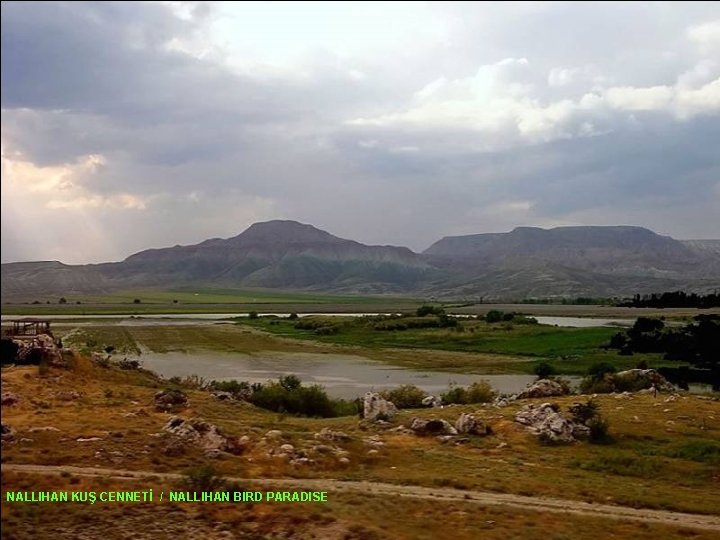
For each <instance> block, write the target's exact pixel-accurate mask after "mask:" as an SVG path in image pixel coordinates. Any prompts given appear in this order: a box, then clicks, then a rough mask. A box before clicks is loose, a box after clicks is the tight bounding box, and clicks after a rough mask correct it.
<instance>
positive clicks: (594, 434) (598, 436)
mask: <svg viewBox="0 0 720 540" xmlns="http://www.w3.org/2000/svg"><path fill="white" fill-rule="evenodd" d="M586 425H587V427H589V428H590V442H594V443H607V442H610V440H611V439H610V435H609V427H610V424H609V422H608V421H607V420H606V419H605V418H603V417H602V416H601V415H600V414H596V415H595V416H594V417H593V418H591V419H590V420H588V421H587V424H586Z"/></svg>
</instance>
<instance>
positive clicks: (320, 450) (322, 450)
mask: <svg viewBox="0 0 720 540" xmlns="http://www.w3.org/2000/svg"><path fill="white" fill-rule="evenodd" d="M312 450H313V452H315V453H317V454H332V453H333V451H334V448H333V447H332V446H328V445H326V444H318V445H315V446H313V447H312Z"/></svg>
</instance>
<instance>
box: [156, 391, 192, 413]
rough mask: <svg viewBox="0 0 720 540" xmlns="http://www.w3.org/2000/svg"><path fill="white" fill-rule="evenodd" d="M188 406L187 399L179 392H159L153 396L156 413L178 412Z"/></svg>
mask: <svg viewBox="0 0 720 540" xmlns="http://www.w3.org/2000/svg"><path fill="white" fill-rule="evenodd" d="M188 405H189V401H188V397H187V396H186V395H185V393H184V392H181V391H180V390H161V391H160V392H158V393H156V394H155V409H157V410H158V411H165V412H170V411H179V410H182V409H185V408H187V406H188Z"/></svg>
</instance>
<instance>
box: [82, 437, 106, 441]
mask: <svg viewBox="0 0 720 540" xmlns="http://www.w3.org/2000/svg"><path fill="white" fill-rule="evenodd" d="M75 440H76V441H77V442H95V441H102V437H78V438H77V439H75Z"/></svg>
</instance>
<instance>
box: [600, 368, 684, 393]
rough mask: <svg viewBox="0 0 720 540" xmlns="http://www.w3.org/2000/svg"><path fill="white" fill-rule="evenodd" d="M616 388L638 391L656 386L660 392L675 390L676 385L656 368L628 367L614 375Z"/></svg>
mask: <svg viewBox="0 0 720 540" xmlns="http://www.w3.org/2000/svg"><path fill="white" fill-rule="evenodd" d="M612 378H613V383H614V385H615V387H616V388H619V389H623V390H629V391H631V392H632V391H634V392H637V391H638V390H645V389H647V388H653V386H654V387H655V388H657V389H658V391H660V392H674V391H675V387H674V386H673V385H672V384H671V383H669V382H668V380H667V379H666V378H665V377H663V376H662V375H660V373H658V372H657V371H655V370H654V369H628V370H627V371H619V372H618V373H615V374H614V375H613V377H612Z"/></svg>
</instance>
